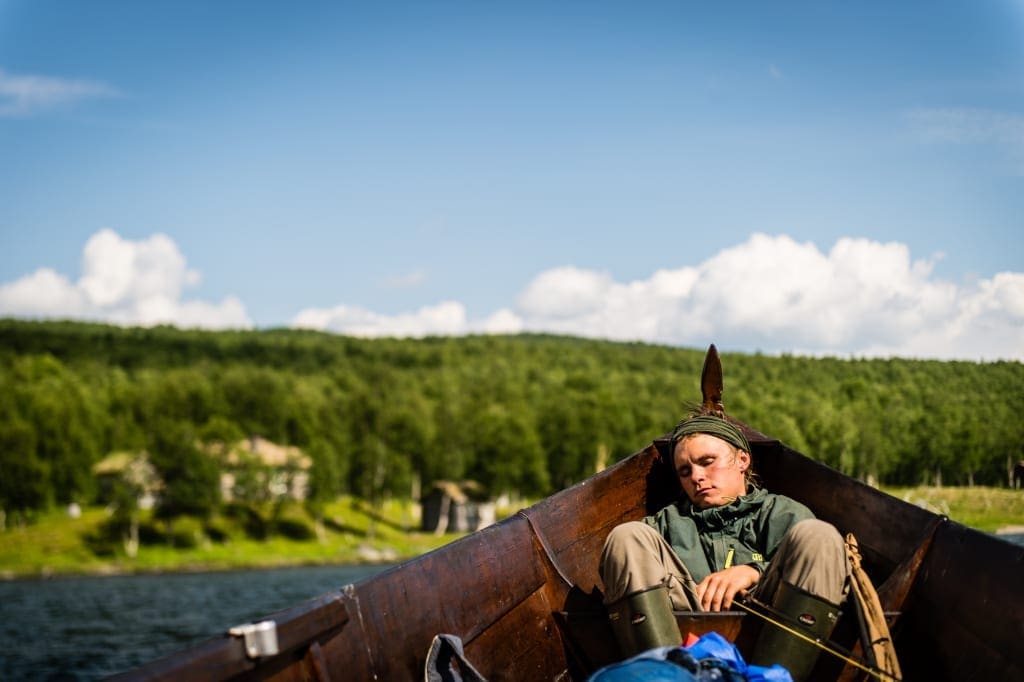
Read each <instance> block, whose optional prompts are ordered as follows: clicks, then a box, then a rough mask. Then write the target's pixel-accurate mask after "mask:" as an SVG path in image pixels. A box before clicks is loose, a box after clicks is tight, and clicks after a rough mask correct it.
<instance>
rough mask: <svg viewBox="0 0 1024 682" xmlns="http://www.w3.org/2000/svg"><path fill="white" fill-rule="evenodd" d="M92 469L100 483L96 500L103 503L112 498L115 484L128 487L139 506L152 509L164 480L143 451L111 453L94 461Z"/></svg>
mask: <svg viewBox="0 0 1024 682" xmlns="http://www.w3.org/2000/svg"><path fill="white" fill-rule="evenodd" d="M92 472H93V475H94V476H96V481H97V483H98V485H99V499H100V501H101V502H105V503H111V502H114V501H115V499H116V497H117V489H118V486H128V490H129V491H131V493H133V494H134V495H135V497H136V504H137V505H138V507H139V509H152V508H153V505H154V504H156V499H157V497H158V496H159V494H160V490H161V489H163V481H161V480H160V477H159V476H158V475H157V473H156V469H155V468H153V465H152V464H150V463H149V453H147V452H146V451H145V450H143V451H141V452H126V451H123V450H122V451H118V452H112V453H110V454H109V455H107V456H106V457H104V458H103V459H101V460H100V461H99V462H97V463H96V464H94V465H93V467H92Z"/></svg>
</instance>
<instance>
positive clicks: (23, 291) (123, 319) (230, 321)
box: [0, 230, 252, 328]
mask: <svg viewBox="0 0 1024 682" xmlns="http://www.w3.org/2000/svg"><path fill="white" fill-rule="evenodd" d="M198 282H199V273H198V272H196V271H194V270H190V269H189V268H188V267H187V264H186V262H185V257H184V256H183V255H182V254H181V251H179V250H178V247H177V245H176V244H175V243H174V241H173V240H171V239H170V238H169V237H167V236H166V235H162V234H155V235H153V236H151V237H149V238H147V239H143V240H140V241H130V240H127V239H122V238H121V237H120V236H119V235H118V234H117V233H116V232H114V231H113V230H101V231H99V232H97V233H96V234H94V235H93V236H92V237H90V238H89V241H88V242H87V243H86V245H85V249H84V251H83V254H82V277H81V279H79V280H78V282H72V281H71V280H69V279H68V278H67V277H65V276H63V275H60V274H58V273H56V272H54V271H53V270H51V269H49V268H41V269H39V270H36V271H35V272H33V273H31V274H29V275H26V276H25V277H22V278H21V279H18V280H16V281H14V282H11V283H8V284H3V285H0V315H16V316H19V317H49V318H54V317H60V318H84V319H92V320H104V321H108V322H113V323H116V324H125V325H144V326H149V325H155V324H174V325H177V326H179V327H204V328H228V327H231V328H245V327H251V326H252V322H251V320H250V319H249V316H248V314H247V313H246V311H245V306H244V305H242V303H241V301H239V300H238V299H237V298H234V297H228V298H226V299H224V300H223V301H221V302H220V303H208V302H205V301H197V300H182V292H183V290H184V289H185V288H186V287H188V286H192V285H195V284H197V283H198Z"/></svg>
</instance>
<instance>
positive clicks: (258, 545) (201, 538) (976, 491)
mask: <svg viewBox="0 0 1024 682" xmlns="http://www.w3.org/2000/svg"><path fill="white" fill-rule="evenodd" d="M885 491H886V492H888V493H889V494H891V495H894V496H896V497H899V498H900V499H903V500H906V501H907V502H910V503H912V504H916V505H919V506H922V507H925V508H926V509H929V510H930V511H933V512H936V513H939V514H945V515H946V516H948V517H949V518H951V519H953V520H954V521H958V522H960V523H963V524H964V525H967V526H971V527H973V528H977V529H978V530H981V531H984V532H987V533H995V532H999V531H1001V530H1002V531H1006V530H1009V529H1013V530H1015V531H1016V532H1024V491H1019V490H1007V489H1005V488H983V487H974V488H932V487H917V488H886V489H885ZM509 511H514V510H509ZM109 519H110V516H109V514H108V513H107V512H106V511H105V510H104V509H101V508H89V509H85V510H83V512H82V514H81V516H79V517H78V518H70V517H69V516H68V515H67V513H66V512H64V511H53V512H50V513H47V514H44V515H41V516H39V517H38V518H36V519H34V520H33V522H32V523H30V524H27V525H24V526H21V527H8V528H7V529H6V530H4V531H2V532H0V578H6V579H10V578H27V577H46V576H53V575H70V574H114V573H137V572H158V571H190V570H227V569H238V568H258V567H277V566H295V565H302V564H306V565H309V564H358V563H382V562H384V563H388V562H395V561H401V560H403V559H407V558H410V557H414V556H418V555H420V554H423V553H425V552H428V551H430V550H432V549H436V548H437V547H440V546H441V545H444V544H446V543H448V542H450V541H452V540H454V539H456V538H457V537H459V536H458V535H453V534H448V535H434V534H432V533H423V532H419V531H418V530H416V528H417V523H416V517H415V512H414V507H413V505H412V504H411V503H410V502H402V501H392V502H389V503H386V504H385V505H384V506H383V507H382V508H381V509H379V510H372V509H370V508H369V507H368V506H367V505H366V504H365V503H363V502H361V501H359V500H356V499H352V498H343V499H340V500H337V501H336V502H334V503H332V504H330V505H328V506H327V507H326V508H325V509H324V513H323V516H322V519H321V520H320V521H319V522H316V521H314V520H313V519H311V518H309V517H307V520H308V522H309V525H310V527H311V528H312V529H313V532H312V537H310V538H308V539H293V538H289V537H286V536H284V535H281V534H274V533H271V534H270V535H269V537H267V538H266V539H262V540H259V539H253V538H252V537H250V535H249V534H247V533H246V532H245V531H244V530H243V529H242V528H241V527H240V526H239V525H238V524H237V523H232V522H228V521H226V520H223V519H220V520H216V523H215V526H216V528H218V530H219V532H218V533H217V534H216V535H217V536H218V539H217V540H212V539H210V537H209V534H208V533H202V532H198V530H199V529H198V528H196V529H195V530H196V531H197V532H195V533H193V540H192V541H190V542H184V543H182V542H181V541H179V542H178V543H177V546H171V545H170V544H168V543H167V542H150V543H147V542H145V541H144V542H143V543H142V544H141V545H140V546H139V549H138V552H137V554H136V555H135V556H134V557H129V556H128V554H127V552H126V551H125V549H124V547H123V546H121V543H120V542H119V541H118V542H114V543H113V544H111V543H107V544H106V545H104V544H102V543H98V542H97V538H100V537H102V536H103V530H102V529H103V528H104V526H105V524H107V523H109ZM185 531H186V533H187V532H188V528H187V527H186V528H185ZM181 535H182V529H181V528H180V527H179V529H178V536H179V537H181ZM183 545H184V546H183ZM189 545H191V546H189Z"/></svg>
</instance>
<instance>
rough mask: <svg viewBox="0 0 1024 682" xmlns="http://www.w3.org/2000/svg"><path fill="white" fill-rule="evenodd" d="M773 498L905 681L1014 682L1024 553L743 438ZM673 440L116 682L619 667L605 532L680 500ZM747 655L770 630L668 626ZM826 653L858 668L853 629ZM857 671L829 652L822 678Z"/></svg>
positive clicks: (1020, 657) (843, 621) (1021, 628)
mask: <svg viewBox="0 0 1024 682" xmlns="http://www.w3.org/2000/svg"><path fill="white" fill-rule="evenodd" d="M741 427H742V428H743V429H744V430H745V432H746V434H747V437H748V439H749V441H750V443H751V448H752V450H753V453H752V454H753V461H754V463H755V468H756V469H757V471H758V473H759V475H760V477H761V479H762V481H763V482H764V484H765V487H767V488H768V489H769V490H771V491H773V492H776V493H781V494H784V495H788V496H790V497H793V498H795V499H797V500H800V501H801V502H803V503H804V504H806V505H807V506H808V507H810V508H811V509H812V510H813V511H814V513H815V514H816V515H817V516H818V517H819V518H822V519H824V520H826V521H829V522H831V523H832V524H834V525H835V526H836V527H837V528H838V529H839V530H840V531H841V532H843V533H853V534H854V535H855V536H856V538H857V540H858V542H859V546H860V551H861V554H862V556H863V566H864V568H865V570H866V571H867V573H868V574H869V575H870V576H871V578H872V581H873V582H874V584H875V585H876V586H877V587H878V593H879V596H880V598H881V602H882V606H883V608H884V609H885V611H886V615H887V618H888V620H889V622H890V627H891V632H892V636H893V640H894V642H895V646H896V650H897V652H898V654H899V657H900V663H901V665H902V670H903V679H907V680H918V679H928V680H991V679H1006V680H1011V679H1018V680H1020V679H1024V547H1019V546H1015V545H1012V544H1010V543H1008V542H1005V541H1002V540H1000V539H998V538H996V537H993V536H989V535H986V534H984V533H980V532H977V531H975V530H972V529H970V528H967V527H965V526H962V525H960V524H959V523H956V522H954V521H950V520H949V519H947V518H945V517H942V516H938V515H936V514H933V513H930V512H928V511H925V510H923V509H921V508H918V507H916V506H914V505H911V504H908V503H906V502H903V501H901V500H899V499H896V498H894V497H892V496H889V495H887V494H885V493H882V492H880V491H878V490H875V489H874V488H871V487H869V486H866V485H864V484H862V483H860V482H858V481H856V480H853V479H851V478H849V477H847V476H844V475H842V474H840V473H839V472H837V471H835V470H833V469H830V468H828V467H825V466H823V465H821V464H818V463H816V462H814V461H812V460H811V459H809V458H807V457H805V456H804V455H802V454H800V453H798V452H796V451H794V450H793V449H792V448H790V447H788V446H786V445H785V444H783V443H781V442H779V441H778V440H775V439H773V438H770V437H769V436H766V435H764V434H762V433H760V432H758V431H755V430H753V429H751V428H749V427H747V426H746V425H741ZM669 445H670V443H669V440H668V438H667V437H662V438H658V439H655V440H654V441H653V442H651V443H650V444H649V445H648V446H647V447H645V448H644V449H642V450H640V451H639V452H637V453H635V454H633V455H632V456H630V457H629V458H627V459H625V460H623V461H621V462H619V463H618V464H616V465H615V466H612V467H610V468H608V469H606V470H604V471H602V472H600V473H598V474H596V475H595V476H593V477H591V478H589V479H587V480H585V481H583V482H582V483H579V484H577V485H575V486H573V487H571V488H569V489H567V490H563V491H561V492H559V493H557V494H555V495H553V496H551V497H549V498H547V499H545V500H543V501H542V502H539V503H538V504H536V505H534V506H532V507H530V508H528V509H524V510H522V511H520V512H519V513H518V514H516V515H515V516H513V517H511V518H508V519H506V520H504V521H502V522H500V523H498V524H496V525H494V526H491V527H489V528H486V529H484V530H481V531H478V532H476V533H473V534H471V535H468V536H466V537H464V538H462V539H460V540H458V541H456V542H453V543H451V544H449V545H447V546H445V547H442V548H441V549H438V550H436V551H434V552H431V553H429V554H426V555H424V556H421V557H419V558H416V559H413V560H410V561H407V562H405V563H403V564H400V565H398V566H395V567H393V568H391V569H390V570H387V571H385V572H382V573H380V574H378V575H376V576H374V577H372V578H369V579H367V580H365V581H363V582H360V583H357V584H355V585H347V586H345V587H344V588H342V589H339V590H338V591H335V592H329V593H327V594H324V595H322V596H320V597H318V598H316V599H313V600H311V601H309V602H307V603H304V604H301V605H298V606H295V607H293V608H290V609H287V610H285V611H282V612H279V613H276V614H273V615H271V616H269V617H268V619H267V620H266V621H264V622H263V623H262V624H260V625H258V626H253V627H249V628H248V630H249V632H248V634H246V632H245V631H246V629H247V628H239V629H236V630H234V631H233V633H226V634H225V635H223V636H221V637H219V638H216V639H212V640H209V641H208V642H206V643H204V644H201V645H198V646H196V647H194V648H191V649H186V650H184V651H181V652H179V653H177V654H173V655H171V656H169V657H167V658H165V659H163V660H159V661H156V662H153V663H151V664H148V665H146V666H143V667H141V668H138V669H136V670H133V671H130V672H128V673H125V674H122V675H120V676H118V677H117V679H122V680H227V679H271V680H308V679H313V680H411V679H423V678H424V664H425V659H426V657H427V654H428V650H429V649H430V647H431V644H432V642H433V640H434V638H435V636H436V635H439V634H442V633H445V634H450V635H454V636H456V637H458V638H460V639H461V642H462V643H463V644H464V646H465V657H466V659H467V660H468V661H469V662H470V663H471V664H472V665H473V666H474V667H475V668H476V670H478V671H479V672H480V673H481V674H483V676H485V677H486V678H487V679H488V680H580V679H585V678H586V677H587V675H588V674H589V673H591V672H593V671H594V670H596V669H597V668H599V667H600V666H602V665H605V664H607V663H609V662H612V661H614V660H617V659H618V658H619V657H620V654H619V651H618V646H617V644H616V643H615V640H614V638H613V636H612V632H611V629H610V627H609V625H608V622H607V617H606V614H605V611H604V608H603V606H602V603H601V597H602V584H601V580H600V577H599V576H598V567H597V564H598V557H599V555H600V552H601V548H602V545H603V543H604V540H605V537H606V536H607V535H608V532H609V531H610V530H611V529H612V528H613V527H614V526H615V525H617V524H619V523H623V522H625V521H631V520H638V519H640V518H641V517H643V516H644V515H645V514H649V513H653V512H655V511H656V510H658V509H660V508H661V507H663V506H665V505H666V504H668V503H669V502H671V501H672V500H673V499H675V498H676V496H677V495H678V494H679V487H678V483H677V482H676V479H675V476H674V474H673V472H672V469H671V467H670V466H669V465H667V464H666V457H667V456H668V455H669ZM676 618H677V621H678V622H679V625H680V630H681V632H682V633H684V634H685V633H687V632H692V633H694V634H697V635H700V634H703V633H705V632H709V631H716V632H718V633H719V634H722V635H723V636H725V637H727V638H728V639H730V640H732V641H734V642H735V643H736V644H737V646H739V648H740V650H741V651H743V650H744V649H745V648H746V647H748V646H749V645H750V643H751V642H752V640H753V638H754V637H756V634H757V631H758V629H759V628H760V627H762V622H761V621H760V620H759V619H758V618H756V617H754V616H753V615H751V614H749V613H747V612H744V611H736V612H726V613H715V614H708V613H693V612H677V613H676ZM832 641H833V642H834V643H835V645H836V646H837V647H840V648H843V649H846V650H848V651H849V652H850V656H849V657H848V658H850V659H851V660H854V661H856V660H859V658H860V657H861V656H862V655H863V649H862V648H861V646H860V637H859V631H858V628H857V627H856V619H855V618H852V617H850V616H849V615H846V616H844V617H842V618H840V624H839V627H838V628H837V630H836V632H835V634H834V635H833V638H832ZM863 675H864V673H863V671H862V670H861V669H860V668H858V667H855V666H854V665H852V664H851V663H849V662H846V661H844V660H842V659H841V658H838V657H835V656H831V655H823V656H821V657H820V658H819V660H818V665H817V667H816V668H815V671H814V678H815V679H837V678H838V679H860V678H861V677H862V676H863Z"/></svg>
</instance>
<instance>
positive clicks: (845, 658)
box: [733, 601, 900, 682]
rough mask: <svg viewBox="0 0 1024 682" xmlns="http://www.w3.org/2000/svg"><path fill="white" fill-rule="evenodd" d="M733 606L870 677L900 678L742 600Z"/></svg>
mask: <svg viewBox="0 0 1024 682" xmlns="http://www.w3.org/2000/svg"><path fill="white" fill-rule="evenodd" d="M755 603H757V602H755ZM733 606H738V607H740V608H741V609H743V610H744V611H746V612H747V613H752V614H754V615H755V616H757V617H758V618H762V619H763V620H765V621H767V622H768V623H771V624H772V625H774V626H775V627H778V628H782V630H784V631H785V632H788V633H789V634H791V635H793V636H794V637H798V638H799V639H802V640H804V641H805V642H808V643H810V644H813V645H814V646H816V647H818V648H819V649H821V650H822V651H826V652H828V653H830V654H832V655H833V656H835V657H836V658H838V659H840V660H842V661H844V662H846V663H849V664H850V665H852V666H854V667H855V668H858V669H860V670H863V671H864V672H866V673H867V674H868V675H871V676H872V677H875V678H878V679H880V680H881V679H884V678H888V679H890V680H896V681H897V682H899V680H900V678H898V677H896V676H895V675H892V674H890V673H887V672H886V671H884V670H879V669H877V668H872V667H870V666H866V665H864V664H863V663H861V662H860V661H858V660H857V659H855V658H853V657H851V656H848V655H846V654H844V653H843V652H841V651H838V650H837V649H834V648H832V647H830V646H827V645H826V644H825V643H824V642H822V641H821V640H820V639H814V638H811V637H808V636H807V635H805V634H804V633H802V632H800V631H799V630H794V629H793V628H791V627H789V626H788V625H786V624H785V623H781V622H779V621H777V620H775V619H774V618H772V617H771V616H769V615H768V614H767V613H762V612H761V611H758V610H756V609H752V608H750V607H749V606H747V605H746V604H744V603H742V602H739V601H734V602H733ZM761 606H762V607H764V608H767V606H766V605H761Z"/></svg>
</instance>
